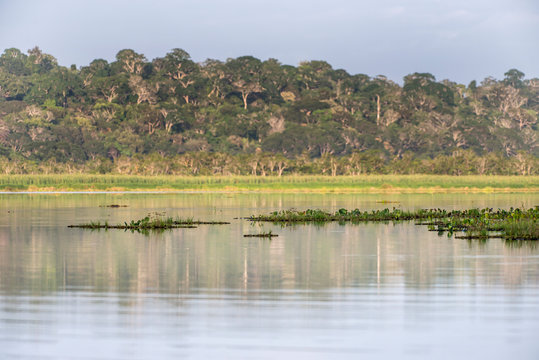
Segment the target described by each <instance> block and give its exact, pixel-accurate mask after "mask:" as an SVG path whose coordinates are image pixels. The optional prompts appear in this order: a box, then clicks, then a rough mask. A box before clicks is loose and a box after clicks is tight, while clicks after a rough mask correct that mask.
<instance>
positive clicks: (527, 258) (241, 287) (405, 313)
mask: <svg viewBox="0 0 539 360" xmlns="http://www.w3.org/2000/svg"><path fill="white" fill-rule="evenodd" d="M381 201H383V202H385V203H381ZM388 202H390V203H388ZM110 204H120V205H126V206H127V207H119V208H108V207H106V205H110ZM536 205H539V194H536V193H531V194H530V193H528V194H434V195H428V194H415V195H414V194H401V195H398V194H377V195H375V194H370V195H369V194H234V193H220V194H216V193H204V194H3V195H0V214H2V216H0V358H2V359H38V358H39V359H41V358H44V359H49V358H50V359H167V358H196V359H199V358H220V359H229V358H230V359H232V358H233V359H238V358H256V359H273V358H293V359H303V358H309V359H318V358H320V359H323V358H328V357H332V358H339V359H352V358H353V359H356V358H358V356H364V357H368V358H369V359H395V358H410V359H424V358H429V359H446V358H447V359H451V358H457V357H459V358H472V357H476V358H477V357H479V358H489V359H506V358H509V357H519V358H521V359H536V358H538V357H539V344H538V343H537V341H536V337H537V333H538V331H539V301H537V299H539V249H538V247H537V246H536V245H535V243H530V242H518V243H507V242H504V241H503V240H501V239H490V240H488V241H484V242H479V241H466V240H458V239H454V238H451V239H449V238H447V236H445V235H444V236H438V235H437V234H436V233H435V232H429V231H427V229H426V227H420V226H414V224H413V222H400V223H391V222H390V223H370V224H355V225H354V224H345V225H340V224H337V223H331V224H325V225H315V224H307V225H295V226H288V227H281V226H279V225H273V224H267V223H265V224H255V225H253V224H251V223H250V222H248V221H246V220H242V219H241V218H243V217H247V216H250V215H253V214H266V213H268V212H270V211H275V210H282V209H289V208H296V209H306V208H320V209H324V210H329V211H332V210H336V209H338V208H347V209H354V208H360V209H362V210H367V209H381V208H384V207H393V206H396V207H402V208H404V209H417V208H431V207H435V208H438V207H440V208H446V209H464V208H470V207H503V208H508V207H510V206H513V207H518V206H523V207H533V206H536ZM156 212H157V213H166V214H167V215H169V216H181V217H193V218H194V219H200V220H215V221H230V222H231V224H229V225H215V226H213V225H201V226H199V227H198V228H196V229H172V230H167V231H164V232H150V233H148V234H141V233H136V232H131V231H123V230H108V231H104V230H100V231H90V230H86V229H70V228H67V226H68V225H71V224H78V223H84V222H87V221H90V220H95V221H109V222H111V223H123V222H124V221H130V220H133V219H139V218H142V217H144V216H146V215H147V214H148V213H156ZM261 230H263V231H267V230H271V231H272V232H273V233H276V234H279V237H277V238H274V239H272V240H268V239H259V238H244V237H243V235H244V234H250V233H256V232H260V231H261Z"/></svg>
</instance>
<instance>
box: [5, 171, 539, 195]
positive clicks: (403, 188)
mask: <svg viewBox="0 0 539 360" xmlns="http://www.w3.org/2000/svg"><path fill="white" fill-rule="evenodd" d="M0 191H223V192H243V191H267V192H336V193H339V192H340V193H451V192H539V176H475V175H474V176H447V175H439V176H438V175H361V176H336V177H331V176H286V177H274V176H266V177H262V176H215V177H212V176H127V175H0Z"/></svg>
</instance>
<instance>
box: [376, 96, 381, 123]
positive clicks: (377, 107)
mask: <svg viewBox="0 0 539 360" xmlns="http://www.w3.org/2000/svg"><path fill="white" fill-rule="evenodd" d="M380 110H381V106H380V95H378V94H376V125H378V126H380Z"/></svg>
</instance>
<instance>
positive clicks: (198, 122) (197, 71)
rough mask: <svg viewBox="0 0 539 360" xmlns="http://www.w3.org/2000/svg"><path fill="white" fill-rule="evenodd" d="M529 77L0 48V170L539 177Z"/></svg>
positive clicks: (534, 85)
mask: <svg viewBox="0 0 539 360" xmlns="http://www.w3.org/2000/svg"><path fill="white" fill-rule="evenodd" d="M538 114H539V79H537V78H533V79H527V78H526V77H525V74H524V73H523V72H521V71H519V70H517V69H510V70H508V71H507V72H506V73H505V74H504V79H502V80H497V79H494V78H492V77H489V78H486V79H484V80H482V81H481V82H479V83H478V82H477V81H472V82H470V83H469V84H467V85H464V84H458V83H456V82H453V81H450V80H441V81H439V80H437V79H436V78H435V76H433V75H432V74H430V73H413V74H410V75H407V76H405V77H404V79H403V81H402V85H400V84H398V83H396V82H394V81H392V80H390V79H388V78H386V77H385V76H382V75H379V76H376V77H370V76H368V75H364V74H356V75H352V74H349V73H348V72H346V71H345V70H342V69H334V68H333V67H332V66H331V65H330V64H328V63H327V62H325V61H306V62H302V63H300V64H299V65H298V66H291V65H283V64H281V63H280V62H279V61H278V60H276V59H268V60H265V61H262V60H259V59H257V58H255V57H252V56H242V57H238V58H231V59H228V60H226V61H219V60H212V59H208V60H206V61H204V62H200V63H197V62H195V61H193V60H192V59H191V57H190V55H189V54H188V53H187V52H186V51H184V50H182V49H173V50H172V51H170V52H169V53H167V54H166V55H164V56H163V57H160V58H156V59H153V60H151V61H150V60H148V59H147V58H146V57H145V56H144V55H143V54H140V53H137V52H136V51H134V50H131V49H125V50H121V51H119V52H118V54H117V55H116V59H115V61H113V62H108V61H106V60H103V59H96V60H93V61H92V62H91V63H90V64H89V65H87V66H82V67H77V66H76V65H71V66H70V67H64V66H60V65H59V64H58V61H57V60H56V59H55V58H54V57H53V56H52V55H50V54H46V53H44V52H43V51H41V50H40V49H39V48H38V47H35V48H33V49H30V50H28V51H27V53H24V52H22V51H20V50H18V49H15V48H11V49H6V50H5V51H4V52H3V53H2V55H1V56H0V173H2V174H59V173H88V174H108V173H111V174H131V175H136V174H140V175H257V176H265V175H268V176H270V175H272V176H281V175H287V174H311V175H332V176H336V175H358V174H447V175H471V174H478V175H483V174H497V175H535V174H538V173H539V170H538V169H539V167H538V165H539V146H538V143H537V136H538V127H537V122H538Z"/></svg>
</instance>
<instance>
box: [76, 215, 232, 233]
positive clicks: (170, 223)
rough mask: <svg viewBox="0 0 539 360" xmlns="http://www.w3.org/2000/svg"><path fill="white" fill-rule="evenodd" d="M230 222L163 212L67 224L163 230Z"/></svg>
mask: <svg viewBox="0 0 539 360" xmlns="http://www.w3.org/2000/svg"><path fill="white" fill-rule="evenodd" d="M221 224H230V223H228V222H224V221H200V220H193V218H180V217H176V218H172V217H165V216H164V213H151V214H148V215H147V216H146V217H144V218H142V219H139V220H131V221H130V222H124V223H123V224H114V225H113V224H109V223H108V222H104V223H101V222H99V221H97V222H93V221H92V222H89V223H86V224H79V225H69V226H68V227H70V228H82V229H125V230H139V231H140V230H165V229H178V228H196V226H195V225H221Z"/></svg>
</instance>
